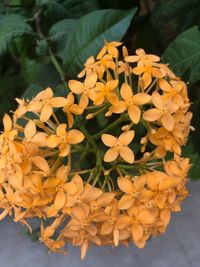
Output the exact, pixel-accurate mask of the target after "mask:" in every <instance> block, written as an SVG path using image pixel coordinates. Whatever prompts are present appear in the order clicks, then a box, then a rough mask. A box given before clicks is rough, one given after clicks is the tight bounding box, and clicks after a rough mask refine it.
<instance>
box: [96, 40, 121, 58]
mask: <svg viewBox="0 0 200 267" xmlns="http://www.w3.org/2000/svg"><path fill="white" fill-rule="evenodd" d="M121 44H122V43H120V42H110V43H108V42H107V41H105V45H104V47H103V48H102V49H101V51H100V52H99V54H98V55H97V59H101V58H102V57H103V56H104V55H105V54H106V53H108V54H109V55H111V56H112V57H114V58H117V57H118V56H119V52H118V50H117V48H116V47H118V46H120V45H121Z"/></svg>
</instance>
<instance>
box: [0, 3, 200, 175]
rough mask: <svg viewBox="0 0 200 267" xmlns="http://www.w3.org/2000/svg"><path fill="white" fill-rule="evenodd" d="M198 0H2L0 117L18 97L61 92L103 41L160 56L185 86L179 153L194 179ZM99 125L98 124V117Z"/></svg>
mask: <svg viewBox="0 0 200 267" xmlns="http://www.w3.org/2000/svg"><path fill="white" fill-rule="evenodd" d="M199 25H200V1H199V0H157V1H153V0H123V1H122V0H109V1H107V0H1V1H0V118H2V116H3V114H4V112H8V111H9V110H13V109H14V108H15V101H14V99H15V98H16V97H26V98H31V97H32V96H33V95H34V94H35V93H36V92H38V91H39V90H41V89H42V88H45V87H48V86H50V87H52V88H53V89H54V91H55V93H56V94H59V95H61V94H65V93H66V90H67V83H66V81H67V80H68V79H70V78H76V75H77V74H78V72H79V71H80V70H81V68H82V66H83V63H84V61H85V60H86V59H87V57H89V56H90V55H96V54H97V52H98V50H99V49H100V47H101V46H102V45H103V41H104V39H106V40H108V41H112V40H122V41H123V42H124V43H125V45H126V46H128V48H129V51H130V52H134V51H135V49H137V48H138V47H142V48H144V49H145V50H146V51H147V52H148V53H155V54H157V55H160V56H161V58H162V61H163V62H165V63H169V65H170V67H171V68H172V69H173V70H174V72H175V73H176V74H177V75H180V76H181V78H182V79H183V80H184V81H185V82H187V83H188V88H189V95H190V99H191V101H192V102H193V107H192V110H193V112H194V117H193V126H194V127H195V128H196V131H195V132H193V133H192V134H191V137H190V140H189V142H188V144H187V145H186V146H185V148H184V154H185V155H186V156H190V157H191V160H192V163H193V168H192V169H191V172H190V177H191V178H192V179H198V178H200V164H199V163H200V156H199V154H200V121H199V116H200V91H199V81H200V31H199ZM99 123H102V118H100V120H99Z"/></svg>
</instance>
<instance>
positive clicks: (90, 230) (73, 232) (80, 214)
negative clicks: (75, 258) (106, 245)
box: [62, 204, 101, 259]
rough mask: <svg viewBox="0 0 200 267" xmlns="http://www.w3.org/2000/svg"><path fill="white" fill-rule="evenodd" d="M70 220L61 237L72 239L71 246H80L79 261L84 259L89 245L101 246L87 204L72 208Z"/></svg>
mask: <svg viewBox="0 0 200 267" xmlns="http://www.w3.org/2000/svg"><path fill="white" fill-rule="evenodd" d="M71 215H72V219H71V220H70V221H69V223H68V224H67V225H66V227H65V228H64V229H63V230H62V236H64V237H66V238H67V239H69V238H70V239H72V244H73V245H75V246H77V245H78V246H81V259H84V258H85V256H86V253H87V250H88V246H89V243H91V242H93V243H95V244H96V245H100V244H101V240H100V238H99V237H98V236H97V228H96V226H95V225H94V224H93V221H92V216H91V214H90V210H89V207H88V205H87V204H81V205H79V206H76V207H73V208H72V214H71Z"/></svg>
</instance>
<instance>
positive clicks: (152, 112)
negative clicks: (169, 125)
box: [142, 108, 162, 121]
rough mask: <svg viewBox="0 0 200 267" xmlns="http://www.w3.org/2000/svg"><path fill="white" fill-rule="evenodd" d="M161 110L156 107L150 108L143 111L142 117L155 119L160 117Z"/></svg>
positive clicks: (150, 119)
mask: <svg viewBox="0 0 200 267" xmlns="http://www.w3.org/2000/svg"><path fill="white" fill-rule="evenodd" d="M161 115H162V112H161V111H160V110H159V109H157V108H151V109H149V110H147V111H145V112H144V113H143V116H142V117H143V119H144V120H146V121H156V120H159V119H160V118H161Z"/></svg>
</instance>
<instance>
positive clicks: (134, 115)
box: [110, 83, 151, 124]
mask: <svg viewBox="0 0 200 267" xmlns="http://www.w3.org/2000/svg"><path fill="white" fill-rule="evenodd" d="M120 94H121V97H122V99H123V101H120V102H118V103H117V104H115V105H113V106H112V107H111V108H110V110H111V112H113V113H122V112H124V111H125V110H126V109H127V110H128V115H129V117H130V119H131V120H132V122H134V123H135V124H137V123H138V122H139V120H140V117H141V110H140V108H139V106H140V105H144V104H147V103H148V102H149V101H150V100H151V96H150V95H148V94H145V93H138V94H135V95H133V91H132V89H131V87H130V86H129V85H128V84H127V83H123V84H122V87H121V90H120Z"/></svg>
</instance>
